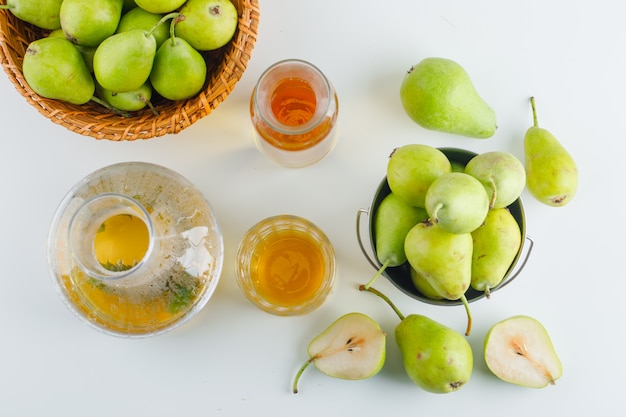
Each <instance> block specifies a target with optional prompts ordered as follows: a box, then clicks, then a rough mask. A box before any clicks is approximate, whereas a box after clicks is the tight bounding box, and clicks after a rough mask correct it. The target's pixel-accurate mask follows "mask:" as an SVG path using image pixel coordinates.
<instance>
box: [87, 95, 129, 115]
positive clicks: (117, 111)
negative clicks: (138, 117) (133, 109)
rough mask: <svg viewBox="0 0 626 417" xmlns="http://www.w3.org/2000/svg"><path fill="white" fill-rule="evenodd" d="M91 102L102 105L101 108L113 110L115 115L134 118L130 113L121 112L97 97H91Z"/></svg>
mask: <svg viewBox="0 0 626 417" xmlns="http://www.w3.org/2000/svg"><path fill="white" fill-rule="evenodd" d="M91 101H93V102H94V103H98V104H99V105H101V106H103V107H105V108H107V109H109V110H111V111H112V112H114V113H116V114H118V115H120V116H124V117H132V116H131V114H130V113H128V112H125V111H122V110H120V109H118V108H115V107H113V106H111V105H110V104H109V103H107V102H106V101H104V100H101V99H100V98H98V97H96V96H93V97H91Z"/></svg>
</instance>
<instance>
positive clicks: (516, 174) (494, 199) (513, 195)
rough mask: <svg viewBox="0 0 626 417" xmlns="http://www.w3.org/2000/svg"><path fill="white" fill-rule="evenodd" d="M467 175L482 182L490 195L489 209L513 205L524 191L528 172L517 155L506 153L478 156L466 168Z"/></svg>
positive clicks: (493, 152)
mask: <svg viewBox="0 0 626 417" xmlns="http://www.w3.org/2000/svg"><path fill="white" fill-rule="evenodd" d="M465 173H466V174H469V175H471V176H472V177H474V178H476V179H477V180H478V181H480V182H481V183H482V184H483V185H484V186H485V189H486V190H487V194H488V195H489V197H490V198H489V208H492V209H493V208H502V207H507V206H509V205H510V204H512V203H513V202H514V201H515V200H517V199H518V198H519V196H520V195H521V194H522V192H523V191H524V187H525V186H526V171H525V169H524V164H522V162H521V161H520V160H519V159H517V158H516V157H515V155H513V154H511V153H509V152H505V151H492V152H484V153H481V154H478V155H476V156H475V157H473V158H472V159H470V161H469V162H468V163H467V165H466V166H465Z"/></svg>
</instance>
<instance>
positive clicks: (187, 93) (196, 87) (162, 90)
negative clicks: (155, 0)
mask: <svg viewBox="0 0 626 417" xmlns="http://www.w3.org/2000/svg"><path fill="white" fill-rule="evenodd" d="M175 24H176V22H175V21H173V22H172V29H171V30H170V33H171V36H170V38H169V39H167V40H166V41H165V42H163V45H161V47H160V48H159V49H158V51H157V52H156V55H155V57H154V66H153V68H152V72H151V73H150V82H151V83H152V87H153V88H154V90H155V91H156V92H157V93H159V94H160V95H161V96H163V97H164V98H166V99H169V100H184V99H187V98H191V97H193V96H195V95H196V94H198V93H199V92H200V91H201V90H202V87H204V83H205V81H206V75H207V65H206V62H205V60H204V57H203V56H202V55H201V54H200V52H198V51H197V50H195V49H194V48H193V47H191V45H189V43H188V42H187V41H185V40H184V39H182V38H180V37H178V36H175V35H174V30H173V27H174V25H175Z"/></svg>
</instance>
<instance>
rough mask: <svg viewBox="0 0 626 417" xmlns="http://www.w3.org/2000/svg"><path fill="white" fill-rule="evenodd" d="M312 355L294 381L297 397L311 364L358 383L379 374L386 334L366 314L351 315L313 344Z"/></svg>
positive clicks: (384, 353) (313, 341) (309, 349)
mask: <svg viewBox="0 0 626 417" xmlns="http://www.w3.org/2000/svg"><path fill="white" fill-rule="evenodd" d="M308 355H309V359H308V360H307V361H306V362H305V363H304V364H303V365H302V366H301V367H300V369H299V370H298V372H297V374H296V376H295V378H294V381H293V392H294V394H295V393H297V392H298V381H299V380H300V376H301V375H302V373H303V372H304V370H305V369H306V368H307V367H308V366H309V365H310V364H311V363H313V364H314V365H315V367H316V368H317V369H319V370H320V371H321V372H322V373H324V374H325V375H328V376H331V377H334V378H341V379H348V380H357V379H366V378H370V377H372V376H374V375H376V374H377V373H378V372H379V371H380V370H381V369H382V367H383V365H384V364H385V358H386V334H385V332H384V331H383V330H382V329H381V328H380V326H379V325H378V323H376V321H374V320H373V319H371V318H370V317H368V316H366V315H365V314H362V313H348V314H345V315H343V316H341V317H340V318H338V319H337V320H336V321H335V322H334V323H332V324H331V325H330V326H329V327H328V328H327V329H326V330H324V331H323V332H322V333H320V334H319V335H318V336H317V337H316V338H314V339H313V340H312V341H311V343H309V346H308Z"/></svg>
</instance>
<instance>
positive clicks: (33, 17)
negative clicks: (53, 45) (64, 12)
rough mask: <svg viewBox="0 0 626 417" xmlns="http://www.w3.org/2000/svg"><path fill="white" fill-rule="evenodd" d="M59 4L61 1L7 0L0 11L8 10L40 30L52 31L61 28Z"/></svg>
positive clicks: (0, 5) (0, 7)
mask: <svg viewBox="0 0 626 417" xmlns="http://www.w3.org/2000/svg"><path fill="white" fill-rule="evenodd" d="M61 3H63V0H46V1H41V0H7V1H6V4H0V9H8V10H9V11H10V12H11V13H13V15H15V17H17V18H18V19H20V20H23V21H24V22H27V23H30V24H31V25H35V26H37V27H39V28H41V29H47V30H54V29H58V28H60V27H61V17H60V11H61Z"/></svg>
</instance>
